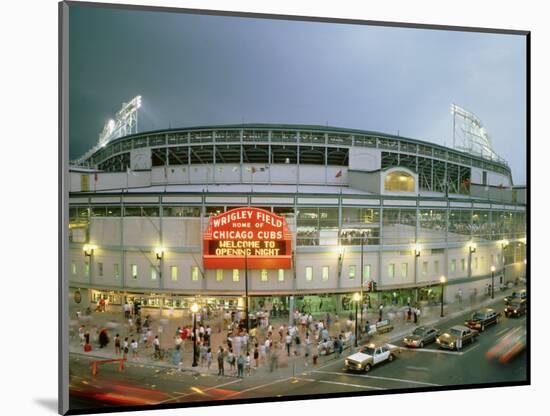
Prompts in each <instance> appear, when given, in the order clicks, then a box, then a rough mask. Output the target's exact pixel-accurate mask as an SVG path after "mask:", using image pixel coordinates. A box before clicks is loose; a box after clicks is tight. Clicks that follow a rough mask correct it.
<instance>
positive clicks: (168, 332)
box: [69, 288, 516, 377]
mask: <svg viewBox="0 0 550 416" xmlns="http://www.w3.org/2000/svg"><path fill="white" fill-rule="evenodd" d="M514 290H516V288H510V289H507V290H506V291H498V292H495V299H494V300H492V299H491V298H490V297H487V296H484V297H482V298H478V299H477V300H476V301H475V302H471V301H463V302H461V303H459V302H455V303H449V304H445V305H444V315H445V316H444V317H443V318H441V317H440V306H430V307H424V309H422V313H421V316H420V318H419V320H418V323H417V324H416V325H415V324H414V323H413V322H412V321H406V320H405V319H404V316H405V311H406V309H407V307H400V308H391V307H388V308H386V309H385V311H384V314H383V319H388V318H389V317H390V316H391V317H392V319H391V322H392V325H393V327H394V329H393V330H392V331H391V332H388V333H385V334H375V335H373V336H371V337H370V338H369V340H368V341H369V342H374V343H386V342H395V341H397V340H399V339H402V338H403V337H404V336H405V335H407V334H409V333H410V332H411V331H412V330H413V329H414V328H415V326H418V325H433V326H436V324H438V323H439V322H444V321H446V320H449V319H452V318H454V317H456V316H459V315H460V314H464V313H468V312H473V311H475V310H477V309H480V308H483V307H486V306H487V305H488V304H490V303H492V302H494V301H495V300H498V299H502V298H503V297H504V296H506V295H508V294H510V293H511V292H512V291H514ZM72 312H74V314H72V316H74V315H75V314H76V311H72ZM146 314H147V313H146V312H144V314H143V316H145V315H146ZM151 315H152V316H153V314H151ZM343 315H346V318H344V319H342V316H341V317H340V319H339V321H336V322H335V323H334V324H332V325H331V328H330V331H329V332H330V335H331V336H334V335H337V334H339V333H340V331H341V330H342V329H345V326H346V324H345V320H346V319H347V315H348V313H347V312H345V313H343ZM221 319H222V318H221V316H218V317H211V319H210V320H208V321H207V323H208V324H209V325H210V326H211V327H212V328H213V331H212V339H211V348H212V352H213V360H212V364H211V367H210V370H208V369H207V368H206V366H198V367H192V366H191V363H192V350H193V343H192V342H191V341H190V340H186V341H184V342H183V343H182V346H181V348H182V350H181V357H182V362H183V366H182V367H180V368H181V370H182V373H183V374H185V373H189V372H192V373H193V374H199V373H202V374H212V375H217V373H218V365H217V361H216V354H217V350H218V347H219V346H220V345H221V346H223V348H224V349H225V350H226V349H227V345H226V336H227V332H226V331H220V332H218V331H219V329H221V323H220V322H221ZM367 320H368V321H369V322H370V323H371V324H373V323H375V322H376V321H377V320H378V313H377V311H373V312H370V311H369V313H367V316H366V317H364V322H366V321H367ZM71 323H72V325H71V326H72V328H73V332H74V333H73V335H72V336H71V337H70V342H69V351H70V353H71V354H74V355H78V356H79V357H88V358H90V359H99V360H102V359H112V358H121V357H122V355H119V356H118V357H117V356H116V355H115V350H114V341H113V337H114V335H115V334H116V333H119V334H120V337H121V341H122V340H124V338H125V337H126V336H128V338H129V341H131V340H132V339H133V338H136V336H137V335H136V333H135V331H134V333H133V334H129V333H128V325H127V324H126V323H125V320H124V319H123V316H122V313H121V312H120V313H113V312H110V311H107V312H94V313H93V314H92V315H91V316H90V317H83V318H82V319H81V320H80V321H78V320H76V319H75V320H73V321H72V322H71ZM271 323H272V325H273V328H274V335H273V339H274V340H276V341H279V334H278V332H277V330H278V328H279V326H280V324H282V323H284V324H285V325H286V324H287V323H288V321H287V320H286V319H285V318H279V319H276V320H275V322H273V320H272V321H271ZM80 324H84V325H86V328H87V329H88V330H90V333H91V334H92V332H93V330H94V329H100V328H103V327H106V328H108V330H109V337H110V340H111V341H110V342H109V344H108V345H107V346H106V347H105V348H103V349H101V348H99V346H98V344H97V340H95V339H94V337H93V336H92V337H91V344H92V351H91V352H88V353H86V352H84V351H83V348H82V346H81V345H80V340H79V338H78V326H79V325H80ZM187 325H190V322H189V319H186V318H185V317H182V316H179V317H173V318H165V317H164V316H163V317H162V318H160V314H159V313H158V312H157V314H156V316H154V320H153V324H152V330H153V334H154V335H156V334H159V339H160V340H161V348H163V349H165V350H166V351H167V355H168V357H167V358H166V359H165V360H155V359H153V349H152V347H149V348H145V347H144V346H143V345H142V344H141V336H139V337H138V338H139V343H140V346H139V353H138V357H137V358H132V357H131V352H130V353H129V354H128V357H127V358H128V361H127V362H128V363H134V364H138V365H142V366H151V367H157V368H159V369H168V370H170V369H171V370H173V371H174V372H177V366H176V365H174V364H173V363H172V359H171V351H173V349H174V348H173V347H174V336H175V333H176V328H177V327H178V326H187ZM159 327H162V330H161V332H160V333H159ZM440 329H443V328H440ZM302 335H303V334H302ZM132 337H133V338H132ZM258 338H259V341H260V342H263V341H264V340H265V334H264V333H263V331H259V332H258ZM302 340H303V336H302ZM364 342H365V340H364V339H359V344H363V343H364ZM281 347H282V348H280V349H279V350H278V373H283V372H284V374H285V375H287V373H288V375H294V373H299V372H302V371H304V370H307V369H308V368H311V366H312V364H311V357H309V363H308V365H307V366H306V365H305V364H306V363H305V360H304V355H303V354H304V345H303V344H302V345H301V355H298V356H294V355H291V357H288V356H287V353H286V350H285V349H284V345H281ZM243 348H244V347H243ZM352 350H353V346H352ZM349 354H350V349H349V348H348V349H345V350H344V353H343V354H342V356H347V355H349ZM250 355H251V357H252V356H253V349H252V347H251V348H250ZM337 358H339V357H338V354H337V353H332V354H330V355H328V356H320V357H319V360H318V364H317V366H322V365H324V364H326V363H328V362H329V361H331V360H334V359H337ZM252 361H253V360H252ZM224 365H225V373H226V376H230V377H231V376H234V375H233V374H230V371H229V364H227V362H225V364H224ZM252 368H253V370H252V376H254V375H260V374H261V375H266V374H270V373H269V362H268V360H265V361H264V362H262V363H261V364H260V366H259V368H258V369H256V368H255V364H254V362H252Z"/></svg>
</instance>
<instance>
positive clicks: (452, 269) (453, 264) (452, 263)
mask: <svg viewBox="0 0 550 416" xmlns="http://www.w3.org/2000/svg"><path fill="white" fill-rule="evenodd" d="M455 272H456V260H455V259H452V260H451V273H455Z"/></svg>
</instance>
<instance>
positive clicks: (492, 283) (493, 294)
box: [491, 266, 496, 299]
mask: <svg viewBox="0 0 550 416" xmlns="http://www.w3.org/2000/svg"><path fill="white" fill-rule="evenodd" d="M495 270H496V267H495V266H491V299H494V298H495Z"/></svg>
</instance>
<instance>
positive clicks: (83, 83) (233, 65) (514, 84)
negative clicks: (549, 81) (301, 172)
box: [70, 6, 526, 183]
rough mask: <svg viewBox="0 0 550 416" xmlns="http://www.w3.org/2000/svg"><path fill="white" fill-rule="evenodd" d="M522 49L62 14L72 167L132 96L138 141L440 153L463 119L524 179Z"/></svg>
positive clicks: (310, 25)
mask: <svg viewBox="0 0 550 416" xmlns="http://www.w3.org/2000/svg"><path fill="white" fill-rule="evenodd" d="M525 77H526V74H525V38H523V37H522V36H513V35H494V34H482V33H465V32H444V31H435V30H419V29H402V28H382V27H369V26H353V25H342V24H327V23H314V22H291V21H279V20H277V21H273V20H265V19H245V18H235V17H220V16H197V15H185V14H173V13H161V12H142V11H129V10H109V9H102V8H87V7H81V6H72V7H71V11H70V103H71V107H70V144H71V148H70V155H71V158H76V157H78V156H80V155H81V154H82V153H84V152H85V151H86V150H88V149H89V148H90V147H92V146H93V145H94V144H95V143H96V142H97V137H98V134H99V132H100V131H101V129H102V127H103V124H104V123H105V121H106V120H108V119H109V118H111V117H112V116H113V114H114V113H115V112H116V111H117V110H118V109H119V108H120V105H121V104H122V102H123V101H126V100H128V99H130V98H131V97H133V96H135V95H138V94H140V95H142V96H143V107H142V109H141V110H140V122H139V124H140V125H139V127H140V130H141V131H144V130H151V129H159V128H165V127H168V126H171V127H185V126H192V125H204V124H221V123H240V122H242V121H245V122H267V123H269V122H274V123H276V122H285V123H297V124H326V123H328V124H329V125H334V126H340V127H350V128H360V129H365V130H379V131H383V132H388V133H396V132H397V131H399V132H400V134H401V135H404V136H410V137H413V138H419V139H425V140H429V141H432V142H437V143H442V144H444V143H446V144H447V145H449V144H450V143H451V116H450V113H449V106H450V104H451V103H453V102H454V103H457V104H459V105H461V106H463V107H465V108H467V109H469V110H471V111H473V112H475V113H476V114H477V115H478V116H479V117H480V118H481V119H482V120H483V122H484V124H485V126H486V128H487V130H488V131H489V133H490V134H491V136H492V138H493V145H494V148H495V150H496V152H497V153H498V154H500V155H501V156H502V157H503V158H505V159H506V160H508V161H509V163H510V165H511V167H512V171H513V175H514V181H515V182H516V183H524V182H525V178H526V172H525V170H526V160H525V158H526V139H525V137H526V135H525V123H526V119H525V95H526V84H525Z"/></svg>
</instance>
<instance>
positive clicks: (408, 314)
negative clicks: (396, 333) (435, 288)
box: [407, 306, 412, 322]
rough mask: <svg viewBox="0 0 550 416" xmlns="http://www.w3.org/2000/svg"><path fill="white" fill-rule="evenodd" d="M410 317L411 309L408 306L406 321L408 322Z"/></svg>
mask: <svg viewBox="0 0 550 416" xmlns="http://www.w3.org/2000/svg"><path fill="white" fill-rule="evenodd" d="M411 317H412V309H411V307H410V306H409V308H408V309H407V322H410V320H411Z"/></svg>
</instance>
